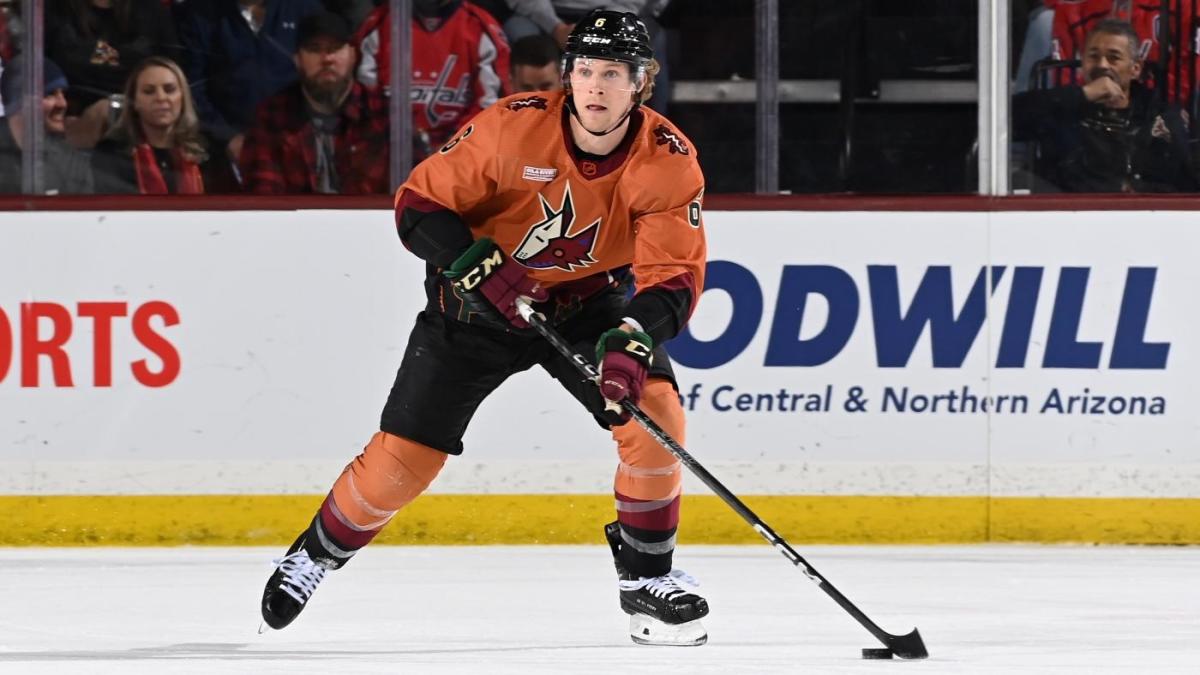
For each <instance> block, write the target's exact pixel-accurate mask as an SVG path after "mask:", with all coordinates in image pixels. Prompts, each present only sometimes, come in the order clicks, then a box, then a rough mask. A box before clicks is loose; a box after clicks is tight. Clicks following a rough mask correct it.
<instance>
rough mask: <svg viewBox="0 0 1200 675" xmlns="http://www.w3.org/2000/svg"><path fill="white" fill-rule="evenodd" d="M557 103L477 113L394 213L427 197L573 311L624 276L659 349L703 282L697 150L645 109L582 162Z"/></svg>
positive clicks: (537, 100) (416, 175)
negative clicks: (612, 146) (618, 137)
mask: <svg viewBox="0 0 1200 675" xmlns="http://www.w3.org/2000/svg"><path fill="white" fill-rule="evenodd" d="M565 100H566V97H565V95H564V94H563V93H562V92H558V93H538V94H535V95H530V94H528V93H526V94H518V95H515V96H510V97H508V98H505V99H501V100H500V101H499V102H498V103H496V105H494V106H492V107H490V108H488V109H486V110H484V111H483V112H481V113H480V114H479V115H477V116H476V117H475V118H474V119H473V120H472V121H471V123H470V124H468V125H467V126H465V127H464V128H462V129H460V130H459V131H458V133H457V134H455V136H454V137H453V138H452V139H451V140H450V141H449V142H448V143H447V144H446V145H445V146H443V147H442V148H441V149H440V150H439V151H438V152H437V153H435V154H434V155H433V156H431V157H430V158H428V159H426V160H425V161H423V162H421V163H420V164H419V165H417V167H416V168H415V169H413V172H412V174H411V175H410V176H409V179H408V181H407V182H405V183H404V185H402V186H401V187H400V189H399V190H398V191H397V194H396V205H397V209H401V208H404V206H405V205H406V204H410V203H414V202H415V201H425V200H428V201H431V202H434V203H435V205H440V206H442V207H445V208H447V209H449V210H451V211H454V212H455V213H457V214H458V215H459V216H460V217H461V218H462V220H463V221H465V223H466V224H467V226H468V227H469V228H470V230H471V235H472V237H473V238H475V239H479V238H480V237H491V238H492V239H493V240H494V241H495V242H496V243H497V244H498V245H499V246H500V248H502V249H503V250H504V251H505V252H506V253H507V254H508V255H509V257H510V258H511V259H512V260H514V261H516V262H517V263H519V264H521V265H523V266H525V267H526V268H527V271H528V274H529V276H530V277H532V278H534V279H536V280H539V281H541V282H542V284H543V285H544V286H546V287H548V288H550V291H551V294H552V296H556V297H557V299H558V302H559V303H560V304H562V303H568V302H569V303H573V304H577V303H578V301H579V300H581V299H583V298H584V297H586V296H587V295H588V294H589V293H590V292H595V291H597V290H600V289H601V288H604V287H606V286H608V285H611V284H612V283H614V280H616V279H619V278H620V277H621V276H622V275H625V274H627V273H628V272H629V271H630V270H631V271H632V274H633V277H634V280H635V282H636V286H635V289H636V292H635V295H634V298H633V300H632V301H631V303H630V306H629V315H628V316H630V317H631V318H633V319H635V320H636V321H637V322H638V323H640V324H642V327H643V329H645V330H646V332H648V333H650V335H651V337H653V338H654V340H655V343H656V344H657V343H659V342H661V341H662V340H664V339H669V338H670V337H674V335H675V334H676V333H677V332H678V331H679V330H681V329H682V327H683V325H684V323H686V321H687V318H688V316H690V314H691V311H692V309H693V308H694V306H695V302H696V300H697V299H698V298H699V296H700V292H701V289H702V287H703V280H704V265H705V256H706V247H705V240H704V229H703V223H702V215H701V203H702V200H703V196H704V176H703V174H702V173H701V171H700V165H699V162H698V161H697V159H696V149H695V147H693V146H692V144H691V142H690V141H689V140H688V139H687V138H685V137H684V135H683V134H682V133H680V132H679V131H678V130H677V129H676V128H675V127H674V126H672V125H671V123H670V122H669V121H667V119H666V118H665V117H663V116H661V115H659V114H658V113H656V112H654V111H653V110H648V109H645V108H641V109H639V110H638V111H635V112H634V113H633V114H632V115H631V116H630V126H629V130H628V131H627V133H626V135H625V138H624V139H623V140H622V142H621V144H620V145H619V146H618V147H617V148H616V150H614V151H613V152H612V153H610V154H609V155H607V156H606V157H604V158H602V159H601V160H600V161H591V160H588V159H584V158H581V157H580V156H579V153H578V151H577V150H576V149H575V145H574V142H573V141H572V140H571V132H570V127H569V122H568V117H567V115H568V113H567V111H566V109H565V108H566V106H565ZM398 215H399V214H398ZM431 273H436V271H434V270H431ZM567 295H574V296H575V297H574V298H571V299H569V300H568V299H565V296H567Z"/></svg>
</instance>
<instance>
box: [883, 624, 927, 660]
mask: <svg viewBox="0 0 1200 675" xmlns="http://www.w3.org/2000/svg"><path fill="white" fill-rule="evenodd" d="M887 646H888V649H890V650H892V653H893V654H895V655H896V656H899V657H900V658H902V659H923V658H926V657H927V656H929V652H928V651H927V650H926V649H925V641H924V640H922V639H921V632H920V631H918V630H917V629H916V628H914V629H913V632H911V633H909V634H908V635H892V636H890V637H889V638H888V641H887Z"/></svg>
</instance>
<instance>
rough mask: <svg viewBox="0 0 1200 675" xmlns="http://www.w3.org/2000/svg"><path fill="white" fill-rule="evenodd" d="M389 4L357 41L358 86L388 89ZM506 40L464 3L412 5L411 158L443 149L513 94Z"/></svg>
mask: <svg viewBox="0 0 1200 675" xmlns="http://www.w3.org/2000/svg"><path fill="white" fill-rule="evenodd" d="M388 17H389V12H388V6H387V4H384V5H382V6H380V7H378V8H377V9H375V11H373V12H371V14H370V15H368V16H367V19H366V21H364V22H363V24H362V26H360V27H359V29H358V32H357V34H356V36H355V40H356V42H357V44H358V45H359V49H360V51H361V52H362V60H361V62H360V63H359V66H358V73H357V74H358V81H359V82H360V83H362V84H363V85H365V86H366V87H368V88H369V89H373V90H381V91H386V89H387V87H388V83H389V82H390V81H391V67H390V64H391V30H390V22H389V20H388ZM508 56H509V48H508V42H507V41H506V40H505V38H504V31H503V30H501V28H500V24H498V23H496V20H495V19H494V18H492V15H490V14H488V13H487V12H485V11H484V10H482V9H480V8H479V7H476V6H475V5H473V4H471V3H470V2H465V1H464V0H415V1H414V2H413V22H412V67H413V75H412V91H411V93H410V97H411V100H412V113H413V129H414V130H415V133H416V139H415V143H414V159H416V160H417V161H420V160H422V159H424V158H425V157H427V156H429V154H430V151H431V150H432V149H435V148H439V147H441V146H442V145H443V144H445V143H446V141H448V140H450V136H451V135H453V134H454V132H455V131H457V130H458V129H459V127H461V126H462V125H463V124H465V123H466V121H467V120H469V119H471V118H472V117H474V116H475V114H476V113H478V112H479V111H480V110H483V109H484V108H486V107H488V106H489V105H491V104H493V103H495V102H496V100H497V99H499V98H500V97H502V96H507V95H508V94H511V93H512V87H511V85H510V84H509V79H508V78H509V75H508Z"/></svg>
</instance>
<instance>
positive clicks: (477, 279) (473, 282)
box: [458, 249, 504, 291]
mask: <svg viewBox="0 0 1200 675" xmlns="http://www.w3.org/2000/svg"><path fill="white" fill-rule="evenodd" d="M502 264H504V256H503V255H501V254H500V249H496V250H495V251H494V252H493V253H492V255H491V257H490V258H484V259H483V260H482V261H480V263H479V264H478V265H476V266H475V267H473V268H472V269H471V271H469V272H467V273H466V274H464V275H463V278H462V279H460V280H459V281H458V286H459V288H462V289H463V290H464V291H472V290H475V287H476V286H478V285H479V284H481V283H483V280H484V279H487V278H488V277H490V276H492V272H493V271H495V269H496V268H497V267H500V265H502Z"/></svg>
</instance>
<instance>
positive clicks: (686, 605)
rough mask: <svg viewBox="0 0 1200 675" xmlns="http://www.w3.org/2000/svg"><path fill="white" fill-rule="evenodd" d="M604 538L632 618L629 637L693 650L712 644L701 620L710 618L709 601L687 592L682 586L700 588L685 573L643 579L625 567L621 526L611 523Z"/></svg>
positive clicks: (636, 640)
mask: <svg viewBox="0 0 1200 675" xmlns="http://www.w3.org/2000/svg"><path fill="white" fill-rule="evenodd" d="M604 535H605V537H607V539H608V544H609V546H610V547H611V548H612V551H613V562H614V564H616V566H617V576H618V578H619V581H618V585H619V586H620V589H621V592H620V595H621V609H622V610H624V611H625V613H626V614H628V615H629V637H630V638H631V639H632V640H633V641H634V642H636V643H638V644H640V645H669V646H678V647H691V646H697V645H702V644H704V643H705V642H707V641H708V631H706V630H705V629H704V626H703V625H702V624H701V623H700V619H701V618H702V617H704V616H705V615H707V614H708V601H707V600H705V599H704V598H702V597H700V596H699V595H696V594H695V593H691V592H689V591H687V590H686V589H685V588H684V587H683V585H682V584H681V583H680V582H683V584H687V585H690V586H697V585H699V584H697V583H696V580H695V579H693V578H692V577H690V576H688V575H687V574H686V573H684V572H683V570H678V569H675V570H671V571H670V573H668V574H664V575H663V576H660V577H639V576H636V575H634V574H631V573H630V572H629V571H627V570H626V569H625V567H624V566H623V565H622V564H621V559H620V556H619V555H618V554H619V552H620V550H621V547H622V546H623V545H624V542H622V541H621V530H620V526H619V525H618V524H617V523H609V524H608V525H606V526H605V528H604Z"/></svg>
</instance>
